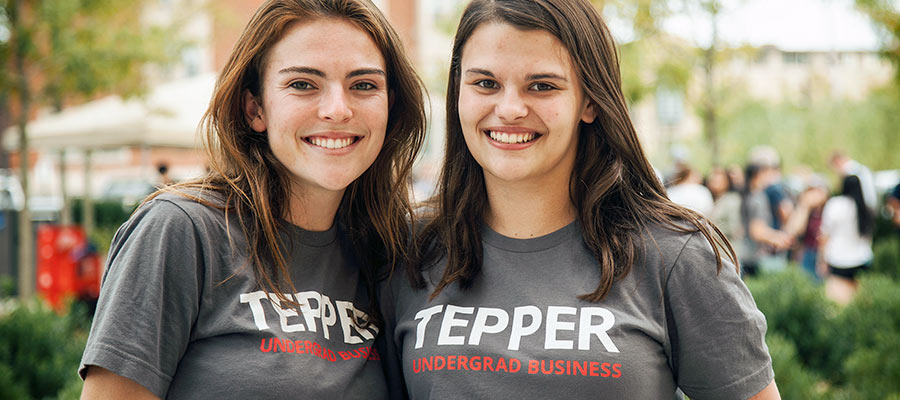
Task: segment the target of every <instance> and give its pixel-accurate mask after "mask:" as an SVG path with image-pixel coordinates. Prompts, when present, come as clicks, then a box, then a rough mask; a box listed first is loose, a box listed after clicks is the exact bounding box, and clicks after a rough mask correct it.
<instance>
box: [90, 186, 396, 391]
mask: <svg viewBox="0 0 900 400" xmlns="http://www.w3.org/2000/svg"><path fill="white" fill-rule="evenodd" d="M236 221H237V218H236V217H234V216H232V217H230V218H229V220H228V221H227V222H226V219H225V213H224V211H221V210H217V209H215V208H212V207H207V206H204V205H202V204H199V203H197V202H194V201H191V200H188V199H185V198H182V197H180V196H176V195H170V194H166V195H162V196H160V197H158V198H157V199H155V200H153V201H151V202H150V203H148V204H146V205H144V206H143V207H141V208H140V209H139V210H137V211H136V212H135V214H134V215H133V216H132V217H131V219H130V220H129V221H128V222H126V223H125V224H124V225H123V226H122V227H121V228H119V231H118V232H117V233H116V236H115V238H114V239H113V244H112V248H111V249H110V253H109V262H108V266H107V269H106V272H105V276H104V280H103V286H102V290H101V294H100V302H99V305H98V307H97V313H96V316H95V317H94V321H93V326H92V327H91V333H90V337H89V338H88V343H87V347H86V348H85V351H84V356H83V358H82V361H81V367H80V368H79V373H81V375H82V377H83V376H84V373H85V368H86V366H87V365H97V366H100V367H103V368H106V369H108V370H111V371H112V372H115V373H116V374H119V375H121V376H124V377H126V378H130V379H132V380H134V381H136V382H138V383H140V384H141V385H143V386H145V387H146V388H148V389H149V390H150V391H151V392H153V393H154V394H156V395H157V396H159V397H164V398H173V399H178V398H187V399H197V398H210V399H224V398H233V399H253V398H256V399H264V398H270V399H276V398H278V399H281V398H297V397H303V398H323V399H324V398H346V399H356V398H360V399H361V398H366V399H371V398H383V397H385V396H386V394H387V388H386V385H385V382H384V374H383V372H382V368H381V363H380V362H378V361H374V360H379V359H380V357H379V356H378V353H377V351H374V350H372V345H373V344H374V337H375V335H376V334H377V329H376V328H375V327H374V326H370V327H367V328H364V327H360V326H358V325H357V324H355V323H354V319H353V317H352V315H353V314H354V313H355V314H356V315H358V316H361V317H363V318H365V317H367V316H366V315H365V314H364V313H363V312H362V311H360V308H362V307H358V306H356V305H365V304H368V297H367V295H366V291H365V289H364V285H362V284H361V282H360V281H361V278H360V276H359V273H358V269H357V266H356V264H355V263H353V262H352V256H351V255H350V253H349V250H346V249H345V248H344V247H345V246H343V245H342V244H341V243H342V240H340V235H339V234H338V231H339V230H338V229H337V228H332V229H331V230H329V231H326V232H310V231H305V230H302V229H300V228H298V227H296V226H293V225H291V226H290V228H288V229H289V232H286V233H285V234H286V235H287V236H288V238H289V241H290V243H291V244H292V245H291V249H290V251H291V253H290V256H289V257H288V258H287V260H288V263H289V265H290V268H291V274H292V279H293V281H294V284H295V286H296V289H297V293H296V294H295V296H296V297H293V298H295V299H296V300H298V301H299V302H300V303H301V309H300V311H301V312H300V313H298V312H297V311H295V310H293V309H290V308H288V307H284V308H282V307H280V306H279V302H278V300H277V298H276V297H275V296H274V294H273V295H271V296H267V295H266V293H265V292H263V291H262V290H260V289H259V287H257V285H256V283H255V280H254V278H253V272H252V270H251V269H250V268H249V267H248V268H242V267H244V266H245V265H247V256H246V254H245V251H244V250H242V249H245V248H246V241H245V239H244V237H243V236H242V235H241V233H240V232H241V230H240V227H239V226H238V225H237V223H236ZM226 224H228V225H226ZM229 231H230V233H231V241H230V242H229V238H228V236H227V235H226V232H229ZM232 275H234V276H233V277H232ZM287 296H288V298H291V297H292V296H294V295H291V294H288V295H287ZM367 360H373V361H368V362H367Z"/></svg>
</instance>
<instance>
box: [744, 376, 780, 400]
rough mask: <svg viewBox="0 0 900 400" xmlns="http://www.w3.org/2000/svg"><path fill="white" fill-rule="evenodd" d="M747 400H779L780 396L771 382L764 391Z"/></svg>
mask: <svg viewBox="0 0 900 400" xmlns="http://www.w3.org/2000/svg"><path fill="white" fill-rule="evenodd" d="M749 400H781V394H780V393H778V386H776V385H775V381H774V380H773V381H772V382H771V383H769V386H766V388H765V389H763V390H762V391H760V392H759V393H757V394H755V395H753V397H751V398H750V399H749Z"/></svg>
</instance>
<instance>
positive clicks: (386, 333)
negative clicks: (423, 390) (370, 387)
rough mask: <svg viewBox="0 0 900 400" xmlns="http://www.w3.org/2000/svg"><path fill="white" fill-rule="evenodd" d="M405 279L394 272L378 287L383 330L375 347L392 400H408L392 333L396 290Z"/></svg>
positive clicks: (394, 324) (396, 345) (398, 349)
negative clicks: (379, 356) (379, 355)
mask: <svg viewBox="0 0 900 400" xmlns="http://www.w3.org/2000/svg"><path fill="white" fill-rule="evenodd" d="M405 279H406V277H405V276H404V273H403V271H402V270H398V271H395V272H394V273H393V274H392V276H391V277H390V278H388V279H386V280H384V281H383V282H381V284H380V285H379V299H378V304H379V306H380V307H381V315H383V316H384V329H383V330H382V333H381V334H380V335H379V336H378V337H377V338H376V339H375V346H376V348H377V349H378V352H379V353H380V354H381V363H382V368H383V370H384V376H385V379H386V380H387V385H388V394H389V398H391V399H394V400H400V399H408V398H409V396H408V395H407V393H406V382H405V380H404V379H403V365H402V355H401V353H400V346H399V345H398V343H397V341H396V340H395V337H394V333H395V332H396V325H397V317H396V315H397V311H396V304H397V301H396V299H397V296H398V293H397V288H398V285H400V284H402V283H405V282H402V281H404V280H405Z"/></svg>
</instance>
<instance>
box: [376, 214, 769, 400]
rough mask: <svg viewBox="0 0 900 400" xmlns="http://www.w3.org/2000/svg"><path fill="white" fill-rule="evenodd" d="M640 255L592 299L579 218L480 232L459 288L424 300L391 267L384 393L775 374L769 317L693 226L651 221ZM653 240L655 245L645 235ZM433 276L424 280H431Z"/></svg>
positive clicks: (694, 383) (740, 391) (626, 386)
mask: <svg viewBox="0 0 900 400" xmlns="http://www.w3.org/2000/svg"><path fill="white" fill-rule="evenodd" d="M651 232H652V233H651V234H648V235H645V237H644V239H645V240H644V242H645V246H644V250H643V251H642V253H641V259H640V260H639V261H638V262H637V263H636V264H635V265H634V266H633V268H632V270H631V272H630V273H629V274H628V275H627V276H626V277H625V278H624V279H623V280H621V281H618V282H616V283H615V284H614V285H613V288H612V290H611V291H610V292H609V294H608V295H607V297H606V298H605V299H604V300H602V301H600V302H598V303H591V302H588V301H584V300H579V299H578V298H577V296H578V295H580V294H585V293H590V292H592V291H593V290H594V289H595V288H596V286H597V285H598V283H599V281H600V273H599V269H598V267H597V262H596V261H595V260H594V258H593V257H592V256H591V254H590V252H589V251H588V249H587V248H586V247H585V245H584V244H583V241H582V238H581V228H580V225H579V224H577V222H576V223H572V224H570V225H569V226H567V227H565V228H563V229H561V230H559V231H557V232H554V233H551V234H549V235H546V236H543V237H539V238H535V239H512V238H508V237H504V236H502V235H500V234H498V233H496V232H494V231H492V230H490V229H488V228H485V229H484V230H483V232H482V235H483V236H482V238H483V246H484V262H483V267H482V271H481V273H480V274H479V275H478V277H477V278H476V279H475V282H474V284H473V286H472V287H471V288H470V289H468V290H465V291H463V290H460V288H459V286H458V285H456V284H454V285H451V286H449V287H447V288H446V289H444V290H443V292H441V294H440V295H438V296H437V297H436V298H435V299H434V300H431V301H429V300H428V298H429V296H430V294H431V292H432V290H433V289H434V283H436V282H438V281H439V278H440V275H441V274H442V269H443V265H444V263H443V261H442V262H441V263H439V264H438V266H439V267H438V268H433V269H431V270H430V271H427V272H426V281H429V283H428V287H427V289H425V290H421V291H415V290H413V289H411V288H410V286H409V283H408V282H407V281H406V280H405V279H403V277H402V276H401V275H399V274H398V275H395V277H394V279H393V280H392V281H391V283H390V286H389V289H388V290H386V293H384V295H383V296H382V307H383V308H384V309H385V313H386V318H387V320H388V322H387V328H386V332H385V338H384V340H382V341H381V345H382V346H384V348H385V352H384V355H385V360H384V362H385V367H386V372H387V373H388V377H389V381H390V386H391V389H392V392H393V393H392V397H397V398H399V397H402V396H403V395H404V393H402V392H403V388H404V387H403V386H404V385H405V389H406V390H407V391H408V395H409V396H410V397H411V398H413V399H427V398H436V399H443V398H465V399H479V398H483V399H523V398H565V399H589V398H606V399H664V398H672V397H673V396H675V393H676V388H677V387H680V388H681V389H682V390H683V391H684V393H686V394H687V395H688V396H690V397H691V398H692V399H739V398H748V397H750V396H752V395H754V394H756V393H758V392H759V391H760V390H762V389H763V388H765V387H766V385H768V384H769V383H770V382H771V381H772V379H773V376H774V374H773V371H772V366H771V360H770V358H769V354H768V349H767V347H766V344H765V342H764V338H765V332H766V322H765V318H764V317H763V315H762V313H760V312H759V310H758V309H757V308H756V304H755V302H754V301H753V297H752V296H751V295H750V293H749V291H748V290H747V288H746V286H745V285H744V284H743V282H742V281H741V280H740V278H739V276H738V274H737V272H736V271H735V268H734V265H732V264H730V263H726V264H725V265H724V266H723V268H722V270H721V272H719V273H718V274H717V273H716V263H715V259H714V255H713V252H712V248H711V247H710V246H709V244H708V243H707V242H706V240H705V239H704V238H703V236H702V235H699V234H693V235H691V234H682V233H675V232H672V231H669V230H664V229H658V228H653V229H651ZM654 239H655V242H654ZM428 275H430V277H429V276H428Z"/></svg>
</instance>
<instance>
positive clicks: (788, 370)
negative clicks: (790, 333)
mask: <svg viewBox="0 0 900 400" xmlns="http://www.w3.org/2000/svg"><path fill="white" fill-rule="evenodd" d="M766 344H767V345H768V346H769V354H770V355H771V356H772V368H773V369H774V370H775V383H777V384H778V392H779V393H781V398H783V399H810V400H812V399H821V398H823V393H819V392H817V388H818V387H821V381H822V379H821V377H819V376H818V375H816V374H815V373H814V372H812V371H810V370H809V369H808V368H807V367H806V366H804V365H803V363H802V362H801V361H800V358H799V357H798V356H797V348H796V347H795V346H794V343H793V342H792V341H791V340H790V339H787V338H785V337H784V336H782V335H780V334H778V333H769V334H768V335H766Z"/></svg>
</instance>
